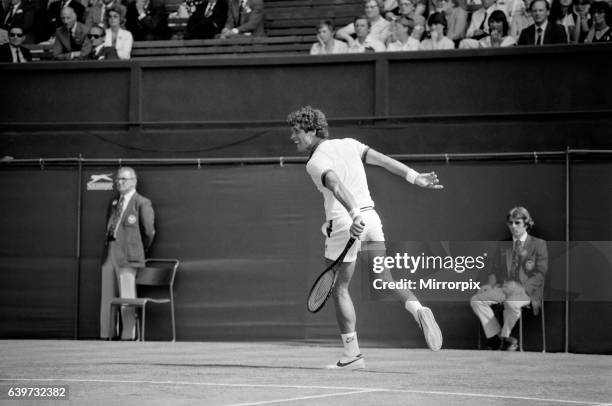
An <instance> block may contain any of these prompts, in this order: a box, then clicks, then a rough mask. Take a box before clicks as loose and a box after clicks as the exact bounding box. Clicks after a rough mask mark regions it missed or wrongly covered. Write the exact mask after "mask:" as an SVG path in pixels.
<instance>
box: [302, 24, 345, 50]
mask: <svg viewBox="0 0 612 406" xmlns="http://www.w3.org/2000/svg"><path fill="white" fill-rule="evenodd" d="M347 51H348V45H347V44H346V42H344V41H340V40H337V39H335V38H334V26H333V24H332V23H331V21H328V20H325V21H321V22H319V24H317V42H315V43H314V44H312V48H310V55H329V54H344V53H346V52H347Z"/></svg>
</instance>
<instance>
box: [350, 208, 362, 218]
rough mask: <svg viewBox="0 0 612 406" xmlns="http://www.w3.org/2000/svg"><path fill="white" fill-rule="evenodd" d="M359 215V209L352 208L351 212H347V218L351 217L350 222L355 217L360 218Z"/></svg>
mask: <svg viewBox="0 0 612 406" xmlns="http://www.w3.org/2000/svg"><path fill="white" fill-rule="evenodd" d="M360 215H361V209H359V208H354V209H352V210H351V211H349V216H351V220H355V217H357V216H360Z"/></svg>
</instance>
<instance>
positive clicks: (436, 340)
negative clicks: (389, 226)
mask: <svg viewBox="0 0 612 406" xmlns="http://www.w3.org/2000/svg"><path fill="white" fill-rule="evenodd" d="M362 215H363V216H364V222H365V223H366V229H365V231H364V233H363V237H362V239H363V241H364V245H363V247H364V251H366V255H367V259H368V264H371V263H372V262H371V259H372V258H374V257H376V256H378V257H385V256H386V254H387V249H386V245H385V234H384V232H383V228H382V223H381V221H380V217H379V216H378V213H376V211H375V210H367V211H364V212H363V213H362ZM369 271H370V270H368V272H369ZM379 277H380V278H381V279H382V280H383V281H385V282H392V281H394V278H393V275H391V271H390V270H389V269H387V268H386V267H385V268H384V270H383V271H382V273H381V274H380V275H379ZM392 294H393V295H394V296H395V298H396V299H397V300H399V302H400V303H401V304H402V305H403V306H404V308H405V309H406V310H408V311H409V312H410V314H412V316H413V317H414V319H415V320H416V322H417V323H418V324H419V327H421V330H422V331H423V335H424V336H425V341H426V342H427V346H428V347H429V348H430V349H431V350H433V351H438V350H439V349H440V348H441V347H442V332H441V331H440V327H439V326H438V323H436V319H435V318H434V315H433V313H432V311H431V309H429V308H428V307H425V306H423V305H422V304H421V302H419V300H418V299H417V297H416V296H415V295H414V293H413V292H412V291H411V290H410V289H392Z"/></svg>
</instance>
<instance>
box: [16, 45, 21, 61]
mask: <svg viewBox="0 0 612 406" xmlns="http://www.w3.org/2000/svg"><path fill="white" fill-rule="evenodd" d="M20 53H21V52H19V48H15V56H16V57H17V63H21V57H20V55H19V54H20Z"/></svg>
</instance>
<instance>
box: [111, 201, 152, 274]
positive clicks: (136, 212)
mask: <svg viewBox="0 0 612 406" xmlns="http://www.w3.org/2000/svg"><path fill="white" fill-rule="evenodd" d="M118 202H119V199H117V198H115V199H114V200H113V201H111V203H110V204H109V207H108V214H107V216H106V228H107V229H108V228H109V223H110V221H111V213H112V212H113V210H114V207H115V206H116V205H117V203H118ZM154 237H155V212H154V211H153V205H152V204H151V200H149V199H147V198H146V197H144V196H142V195H140V194H138V193H135V194H134V196H132V198H131V199H130V201H129V202H128V205H127V207H126V209H125V212H124V213H123V216H122V217H121V221H120V223H119V226H118V227H117V233H116V238H115V240H114V241H112V242H109V243H107V245H106V247H108V244H114V245H115V248H116V249H114V250H112V251H108V250H106V252H105V254H104V257H105V258H106V257H107V255H108V254H109V252H114V253H115V255H116V258H115V260H116V262H115V263H116V264H117V265H118V266H131V267H143V266H144V262H145V252H146V251H147V250H148V249H149V248H150V246H151V244H152V243H153V238H154Z"/></svg>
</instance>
